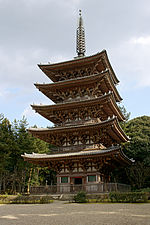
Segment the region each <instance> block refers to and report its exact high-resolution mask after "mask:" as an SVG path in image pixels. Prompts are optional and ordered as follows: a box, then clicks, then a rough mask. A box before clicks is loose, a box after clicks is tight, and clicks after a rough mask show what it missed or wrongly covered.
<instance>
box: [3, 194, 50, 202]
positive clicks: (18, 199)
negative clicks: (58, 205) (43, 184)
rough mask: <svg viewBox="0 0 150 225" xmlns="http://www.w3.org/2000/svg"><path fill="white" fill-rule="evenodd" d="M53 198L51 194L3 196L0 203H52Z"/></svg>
mask: <svg viewBox="0 0 150 225" xmlns="http://www.w3.org/2000/svg"><path fill="white" fill-rule="evenodd" d="M52 202H53V200H52V199H50V197H49V196H30V195H29V196H24V195H17V196H9V195H7V196H4V197H3V196H1V198H0V204H47V203H52Z"/></svg>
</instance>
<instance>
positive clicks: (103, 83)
mask: <svg viewBox="0 0 150 225" xmlns="http://www.w3.org/2000/svg"><path fill="white" fill-rule="evenodd" d="M98 84H99V89H100V91H101V92H102V94H104V93H108V92H109V91H112V92H113V93H114V96H115V99H116V101H117V102H120V101H121V100H122V98H121V97H120V95H119V93H118V91H117V88H116V87H115V85H114V83H113V81H112V78H111V76H110V72H109V70H105V71H103V72H101V73H99V74H94V75H90V76H85V77H79V78H76V79H70V80H64V81H59V82H56V83H49V84H35V86H36V88H38V89H39V90H40V91H41V92H42V93H43V94H44V95H46V96H47V97H48V98H50V99H51V100H52V101H53V102H55V103H58V102H62V101H63V99H62V98H61V96H60V95H59V94H57V92H58V91H60V90H61V91H66V90H71V89H73V88H79V87H85V86H87V87H90V86H91V87H92V86H93V85H98Z"/></svg>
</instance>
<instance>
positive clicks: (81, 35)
mask: <svg viewBox="0 0 150 225" xmlns="http://www.w3.org/2000/svg"><path fill="white" fill-rule="evenodd" d="M76 38H77V49H76V51H77V54H78V57H83V56H84V55H85V51H86V49H85V31H84V27H83V19H82V15H81V10H79V22H78V27H77V37H76Z"/></svg>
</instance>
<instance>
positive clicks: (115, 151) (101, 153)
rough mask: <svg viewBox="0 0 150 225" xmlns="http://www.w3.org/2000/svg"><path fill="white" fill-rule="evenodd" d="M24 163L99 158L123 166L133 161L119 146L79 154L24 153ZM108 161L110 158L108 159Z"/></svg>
mask: <svg viewBox="0 0 150 225" xmlns="http://www.w3.org/2000/svg"><path fill="white" fill-rule="evenodd" d="M22 157H23V158H24V160H25V161H29V162H32V163H35V164H42V163H43V162H53V161H55V162H56V161H59V162H62V161H66V160H77V159H86V158H88V159H89V160H92V159H93V158H97V159H99V157H113V159H114V158H115V159H116V160H117V161H120V162H121V163H124V164H131V163H133V160H131V159H129V158H128V157H127V156H126V155H125V154H124V153H123V151H122V150H121V148H120V146H113V147H110V148H108V149H105V150H92V151H90V150H88V151H80V152H70V153H58V154H38V153H32V154H27V153H24V155H22ZM109 160H110V158H109Z"/></svg>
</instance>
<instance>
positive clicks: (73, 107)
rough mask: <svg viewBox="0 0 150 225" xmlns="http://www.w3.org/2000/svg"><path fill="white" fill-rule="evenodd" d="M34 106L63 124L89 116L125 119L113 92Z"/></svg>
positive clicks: (47, 116) (92, 117) (43, 114)
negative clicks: (83, 98) (85, 98)
mask: <svg viewBox="0 0 150 225" xmlns="http://www.w3.org/2000/svg"><path fill="white" fill-rule="evenodd" d="M32 108H33V109H34V110H35V111H36V112H38V113H39V114H40V115H41V116H43V117H45V118H46V119H48V120H49V121H51V122H53V123H55V124H61V123H63V122H65V121H66V120H68V119H69V120H71V119H72V121H73V120H75V122H76V121H77V120H79V119H80V121H79V122H81V123H82V121H81V119H82V120H83V121H84V119H85V118H86V117H87V116H88V117H90V119H94V118H99V119H100V120H102V121H104V120H107V119H108V117H113V116H117V118H118V120H119V121H123V120H124V119H125V118H124V116H123V114H122V113H121V111H120V109H119V108H118V106H117V104H116V102H115V99H114V96H113V94H112V93H109V94H107V95H104V96H101V97H99V98H93V99H89V100H82V101H79V102H67V103H63V104H56V105H32ZM80 117H81V118H80ZM76 123H77V122H76Z"/></svg>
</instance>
